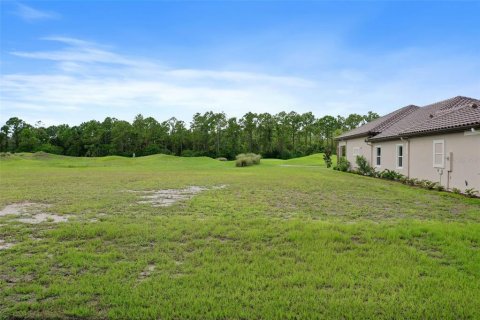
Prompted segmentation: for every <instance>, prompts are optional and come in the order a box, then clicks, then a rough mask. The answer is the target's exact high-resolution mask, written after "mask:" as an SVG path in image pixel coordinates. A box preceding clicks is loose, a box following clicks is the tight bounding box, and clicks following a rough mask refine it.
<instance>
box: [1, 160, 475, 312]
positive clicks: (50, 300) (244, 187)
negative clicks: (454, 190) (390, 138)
mask: <svg viewBox="0 0 480 320" xmlns="http://www.w3.org/2000/svg"><path fill="white" fill-rule="evenodd" d="M0 179H1V180H0V185H1V187H0V210H1V209H2V208H4V207H5V206H6V205H9V204H14V203H22V202H33V203H40V204H49V205H50V206H49V207H42V208H43V211H45V212H46V213H52V214H53V213H54V214H56V215H59V216H64V217H67V218H68V219H69V220H68V222H60V223H54V222H52V221H50V220H48V221H46V222H41V223H38V224H28V223H23V222H20V221H19V220H18V218H19V217H18V216H15V215H4V216H0V240H3V243H4V244H5V243H8V244H11V247H9V248H6V249H3V250H0V318H15V317H26V318H68V317H79V318H80V317H85V318H93V319H95V318H121V319H125V318H137V319H145V318H150V319H172V318H173V319H180V318H190V319H191V318H196V319H219V318H220V319H227V318H228V319H237V318H243V319H245V318H255V319H259V318H261V319H271V318H274V319H288V318H295V319H299V318H302V319H305V318H330V319H338V318H355V319H371V318H384V319H394V318H404V319H427V318H430V319H464V318H468V319H471V318H480V200H479V199H468V198H465V197H463V196H459V195H454V194H450V193H446V192H436V191H428V190H423V189H418V188H413V187H408V186H404V185H402V184H399V183H395V182H389V181H384V180H379V179H373V178H367V177H362V176H358V175H352V174H347V173H341V172H337V171H333V170H331V169H327V168H326V167H325V166H324V164H323V160H322V156H321V155H314V156H310V157H305V158H302V159H293V160H287V161H283V160H266V159H264V160H262V162H261V164H260V165H259V166H253V167H246V168H236V167H235V165H234V163H233V162H221V161H216V160H212V159H210V158H177V157H171V156H163V155H157V156H149V157H143V158H135V159H130V158H121V157H105V158H69V157H61V156H53V155H47V154H19V155H15V156H10V157H3V158H2V159H1V160H0ZM222 185H225V187H224V188H214V187H219V186H222ZM188 186H201V187H205V188H208V190H204V191H203V192H201V193H198V194H197V195H195V196H194V197H193V198H191V199H187V200H184V201H179V202H177V203H175V204H174V205H173V206H170V207H153V206H152V205H151V204H149V203H138V201H139V196H140V195H141V193H139V192H133V191H142V190H143V191H145V190H163V189H181V188H185V187H188ZM0 244H1V243H0Z"/></svg>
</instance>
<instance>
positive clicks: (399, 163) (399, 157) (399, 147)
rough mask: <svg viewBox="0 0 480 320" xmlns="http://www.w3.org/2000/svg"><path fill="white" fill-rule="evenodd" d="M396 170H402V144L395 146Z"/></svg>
mask: <svg viewBox="0 0 480 320" xmlns="http://www.w3.org/2000/svg"><path fill="white" fill-rule="evenodd" d="M397 169H403V144H397Z"/></svg>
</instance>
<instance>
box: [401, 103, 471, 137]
mask: <svg viewBox="0 0 480 320" xmlns="http://www.w3.org/2000/svg"><path fill="white" fill-rule="evenodd" d="M478 125H480V104H474V103H472V104H469V105H466V106H463V107H460V108H455V109H454V110H451V111H450V112H441V113H440V114H436V115H435V116H434V117H433V118H432V119H431V120H430V121H426V122H424V123H422V124H421V125H418V126H416V127H413V128H410V129H407V130H405V131H403V132H402V133H401V135H402V136H411V135H416V134H427V133H430V132H436V131H447V130H453V129H456V128H465V127H470V126H478Z"/></svg>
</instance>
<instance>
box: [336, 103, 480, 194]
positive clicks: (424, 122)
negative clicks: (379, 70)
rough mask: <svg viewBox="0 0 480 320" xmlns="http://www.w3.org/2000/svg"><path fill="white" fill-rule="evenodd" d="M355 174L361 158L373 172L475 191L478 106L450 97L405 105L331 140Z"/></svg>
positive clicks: (479, 160) (479, 173) (479, 184)
mask: <svg viewBox="0 0 480 320" xmlns="http://www.w3.org/2000/svg"><path fill="white" fill-rule="evenodd" d="M335 139H336V140H337V142H338V151H337V152H338V153H337V154H338V155H339V156H344V157H346V159H347V160H348V161H349V162H350V163H351V165H352V167H354V168H355V166H356V164H355V160H356V156H357V155H359V156H364V157H365V158H366V159H367V160H368V161H369V163H370V165H371V166H373V167H375V168H376V169H377V171H382V170H384V169H389V170H395V171H397V172H399V173H401V174H403V175H405V176H407V177H409V178H417V179H427V180H430V181H435V182H439V183H440V184H441V185H443V186H444V187H445V188H447V189H452V188H458V189H460V190H462V191H464V190H465V189H469V188H474V189H476V190H480V100H478V99H473V98H467V97H461V96H458V97H454V98H451V99H447V100H444V101H440V102H436V103H433V104H429V105H426V106H423V107H419V106H415V105H409V106H406V107H403V108H400V109H398V110H396V111H394V112H391V113H389V114H387V115H385V116H383V117H380V118H378V119H375V120H374V121H371V122H369V123H367V124H365V125H363V126H360V127H358V128H356V129H353V130H351V131H348V132H345V133H343V134H342V135H340V136H338V137H337V138H335Z"/></svg>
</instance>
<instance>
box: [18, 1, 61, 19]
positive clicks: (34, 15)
mask: <svg viewBox="0 0 480 320" xmlns="http://www.w3.org/2000/svg"><path fill="white" fill-rule="evenodd" d="M15 14H16V15H17V16H19V17H20V18H22V19H23V20H25V21H27V22H35V21H41V20H51V19H58V18H59V17H60V15H59V14H58V13H56V12H51V11H42V10H38V9H35V8H32V7H30V6H27V5H24V4H20V3H18V4H17V8H16V11H15Z"/></svg>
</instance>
